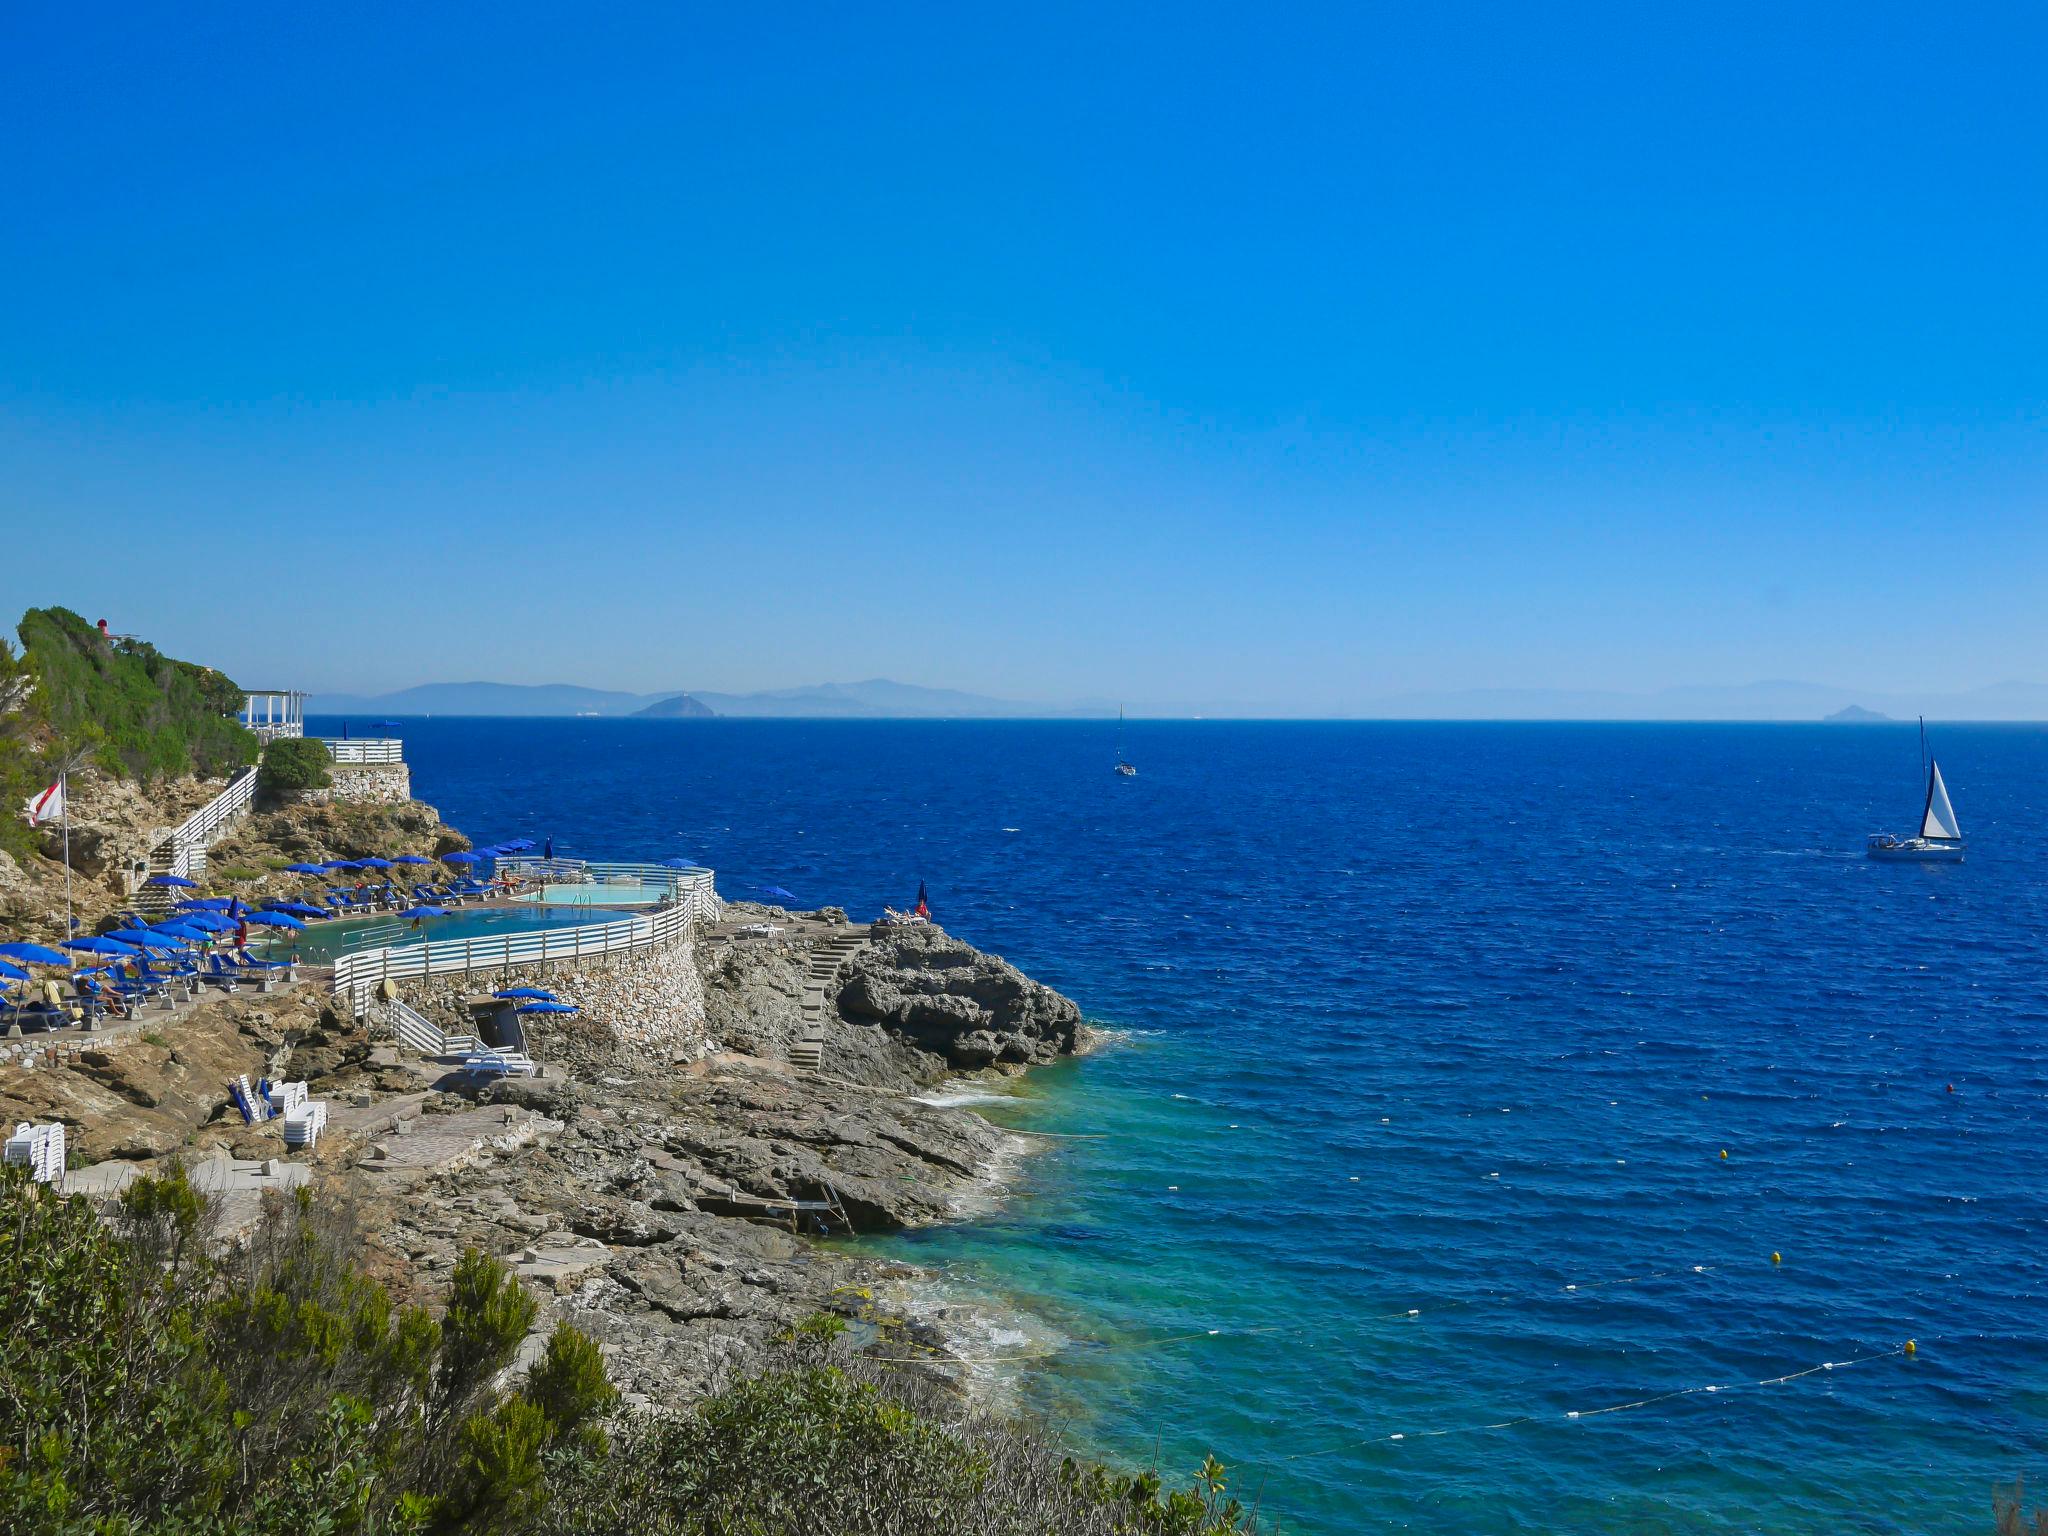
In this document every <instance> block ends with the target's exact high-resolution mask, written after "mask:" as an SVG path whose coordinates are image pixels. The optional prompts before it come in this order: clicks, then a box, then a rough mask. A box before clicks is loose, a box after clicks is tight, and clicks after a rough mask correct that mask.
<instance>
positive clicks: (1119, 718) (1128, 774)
mask: <svg viewBox="0 0 2048 1536" xmlns="http://www.w3.org/2000/svg"><path fill="white" fill-rule="evenodd" d="M1116 771H1117V773H1118V774H1120V775H1121V776H1122V777H1124V778H1126V779H1135V778H1136V777H1137V776H1138V769H1137V766H1136V765H1135V764H1134V763H1132V762H1130V761H1129V760H1128V759H1127V758H1125V756H1124V707H1123V705H1121V704H1119V705H1117V707H1116Z"/></svg>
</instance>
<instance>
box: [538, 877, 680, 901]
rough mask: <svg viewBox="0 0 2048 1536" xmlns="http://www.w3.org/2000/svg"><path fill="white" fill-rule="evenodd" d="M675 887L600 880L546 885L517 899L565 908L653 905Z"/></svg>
mask: <svg viewBox="0 0 2048 1536" xmlns="http://www.w3.org/2000/svg"><path fill="white" fill-rule="evenodd" d="M672 889H673V887H672V886H669V885H666V884H663V885H637V884H631V883H628V884H624V885H613V884H610V883H608V882H605V881H597V882H594V883H590V884H584V885H544V886H542V887H541V888H540V890H538V891H528V892H526V893H525V894H524V895H521V896H517V897H514V898H513V899H514V900H515V901H531V902H545V903H548V904H549V905H553V906H565V907H651V906H653V905H654V904H655V903H656V902H658V901H660V900H662V899H663V898H664V897H666V896H667V895H668V894H669V893H670V891H671V890H672Z"/></svg>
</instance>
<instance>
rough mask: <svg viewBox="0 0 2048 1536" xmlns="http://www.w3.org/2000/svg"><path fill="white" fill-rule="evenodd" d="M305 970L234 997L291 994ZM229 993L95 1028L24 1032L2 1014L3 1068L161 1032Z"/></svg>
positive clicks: (210, 991)
mask: <svg viewBox="0 0 2048 1536" xmlns="http://www.w3.org/2000/svg"><path fill="white" fill-rule="evenodd" d="M308 981H309V978H308V976H307V975H306V970H305V967H303V966H302V967H300V970H299V979H298V980H297V981H296V982H290V981H283V980H280V981H277V982H275V983H273V984H272V987H271V990H270V991H269V992H268V993H267V994H266V993H263V992H262V991H261V990H260V989H259V988H258V987H257V986H256V985H255V984H254V983H250V984H248V985H245V986H241V987H237V988H236V989H235V991H234V993H233V994H232V995H233V996H235V997H258V996H270V997H277V996H280V995H282V994H283V993H286V992H290V991H292V990H293V989H294V988H295V987H303V986H306V985H307V984H308ZM228 995H229V994H227V993H225V992H223V991H222V990H221V989H220V988H219V987H214V986H202V987H201V988H199V990H198V991H197V992H196V993H195V994H194V995H193V996H192V997H191V998H190V999H189V1000H187V1001H182V1002H176V1001H174V1002H173V1003H172V1004H171V1005H170V1006H169V1007H168V1008H167V1007H165V1006H164V1005H163V1004H162V1003H160V1002H153V1003H149V1004H147V1005H146V1006H144V1007H142V1008H140V1009H138V1010H137V1011H136V1012H135V1013H134V1015H132V1016H131V1017H129V1018H125V1019H115V1018H108V1019H104V1020H102V1021H101V1022H100V1023H99V1025H98V1026H97V1027H96V1028H91V1029H87V1028H84V1027H79V1028H73V1029H38V1030H32V1031H31V1030H24V1029H22V1028H21V1027H20V1026H19V1025H15V1024H10V1023H8V1016H7V1014H5V1013H4V1012H0V1066H4V1065H6V1064H7V1063H9V1062H16V1061H19V1062H25V1063H26V1064H28V1065H34V1064H35V1061H36V1059H37V1058H41V1059H43V1060H45V1061H50V1062H55V1061H61V1060H62V1059H63V1058H65V1057H71V1056H76V1055H77V1054H78V1053H79V1052H80V1051H92V1050H99V1049H101V1048H103V1047H104V1046H105V1045H106V1044H107V1042H109V1041H117V1040H130V1039H133V1038H134V1037H135V1036H137V1035H141V1034H148V1033H150V1032H152V1031H155V1030H161V1029H163V1028H165V1027H166V1026H168V1025H173V1024H177V1023H179V1022H180V1021H182V1020H184V1019H188V1018H190V1017H191V1016H192V1015H193V1014H194V1013H196V1012H198V1010H199V1009H200V1008H201V1007H202V1006H203V1005H205V1004H207V1003H217V1002H219V1001H220V1000H221V998H222V997H224V996H228Z"/></svg>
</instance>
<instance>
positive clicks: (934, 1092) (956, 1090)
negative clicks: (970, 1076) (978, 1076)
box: [916, 1081, 1017, 1109]
mask: <svg viewBox="0 0 2048 1536" xmlns="http://www.w3.org/2000/svg"><path fill="white" fill-rule="evenodd" d="M1016 1097H1017V1095H1016V1094H1014V1093H1004V1092H1003V1091H1002V1090H1001V1089H999V1088H991V1087H990V1086H989V1085H988V1084H986V1083H976V1082H967V1081H954V1082H947V1083H941V1084H939V1086H938V1087H936V1088H932V1089H928V1090H926V1091H925V1092H923V1093H920V1094H918V1095H917V1096H916V1098H917V1102H918V1103H920V1104H929V1105H931V1106H932V1107H933V1108H934V1109H959V1108H962V1107H964V1106H966V1105H969V1104H1007V1103H1010V1102H1011V1101H1013V1100H1014V1099H1015V1098H1016Z"/></svg>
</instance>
